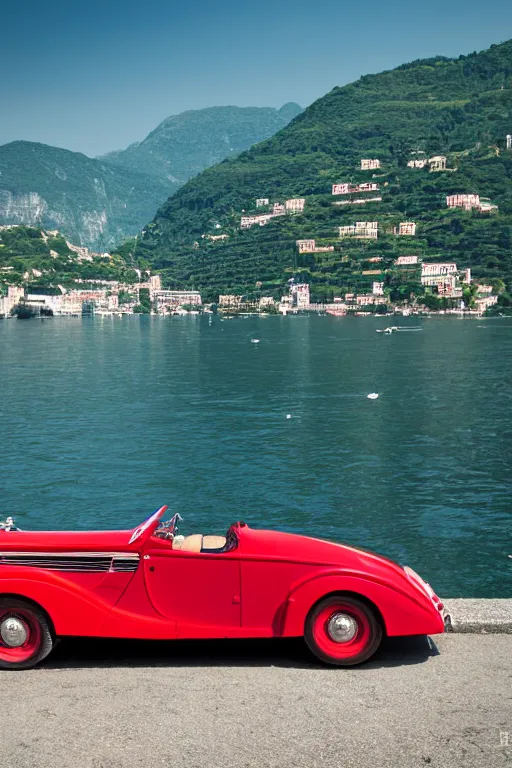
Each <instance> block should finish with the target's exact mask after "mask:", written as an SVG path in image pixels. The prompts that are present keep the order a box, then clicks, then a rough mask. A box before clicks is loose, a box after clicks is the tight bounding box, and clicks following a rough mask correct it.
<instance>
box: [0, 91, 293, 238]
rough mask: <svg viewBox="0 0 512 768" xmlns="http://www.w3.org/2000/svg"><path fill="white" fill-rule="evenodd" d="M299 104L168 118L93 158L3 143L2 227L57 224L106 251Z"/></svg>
mask: <svg viewBox="0 0 512 768" xmlns="http://www.w3.org/2000/svg"><path fill="white" fill-rule="evenodd" d="M299 112H300V107H298V106H297V105H294V104H287V105H285V106H284V107H282V108H281V109H279V110H276V109H270V108H265V107H261V108H259V107H258V108H256V107H254V108H253V107H247V108H238V107H215V108H212V109H204V110H198V111H197V112H185V113H183V114H182V115H176V116H174V117H170V118H168V119H167V120H164V122H163V123H162V124H161V125H160V126H158V128H156V129H155V131H153V132H152V133H151V134H150V135H149V136H148V137H147V138H146V139H144V141H142V142H140V143H138V144H137V143H136V144H133V145H131V146H130V147H128V148H127V149H126V150H120V151H118V152H113V153H110V154H109V155H106V156H105V157H103V158H96V159H92V158H89V157H86V156H85V155H83V154H81V153H79V152H70V151H69V150H66V149H59V148H57V147H51V146H48V145H46V144H38V143H33V142H27V141H15V142H12V143H10V144H5V145H3V146H0V225H1V224H27V225H38V226H40V227H43V228H47V229H55V228H58V229H60V230H62V232H64V233H65V235H66V236H67V237H68V238H70V239H71V240H72V241H73V242H76V243H80V244H82V245H86V246H90V247H96V248H98V249H99V250H106V249H107V248H111V247H113V246H114V245H115V244H117V243H119V242H120V241H122V240H123V239H124V238H125V237H126V236H128V235H133V234H136V233H137V232H138V231H140V229H141V227H143V226H144V224H145V223H146V222H147V221H148V220H149V219H150V218H151V217H152V216H153V215H154V212H155V210H156V209H157V208H158V206H159V205H161V204H162V202H163V201H164V200H165V199H166V198H167V197H168V196H169V194H172V193H173V192H175V191H176V190H177V189H178V188H179V187H180V186H181V184H183V183H184V182H185V181H186V180H187V179H189V178H190V177H191V176H193V175H194V174H196V173H198V172H199V171H202V170H203V169H204V168H205V167H206V166H207V165H209V164H212V163H216V162H218V161H219V160H221V159H223V158H224V157H226V156H228V155H229V156H233V155H235V154H236V153H238V152H240V151H241V150H243V149H247V148H248V147H249V146H251V144H253V143H254V142H257V141H261V140H262V139H265V138H267V137H268V136H270V135H271V134H272V133H275V132H276V131H277V130H279V129H280V128H282V127H283V126H284V125H286V124H287V123H288V122H289V120H291V119H292V118H293V117H294V116H295V115H296V114H298V113H299Z"/></svg>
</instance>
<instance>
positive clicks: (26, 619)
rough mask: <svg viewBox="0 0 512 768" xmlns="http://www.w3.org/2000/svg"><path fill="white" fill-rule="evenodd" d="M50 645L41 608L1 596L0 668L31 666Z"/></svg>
mask: <svg viewBox="0 0 512 768" xmlns="http://www.w3.org/2000/svg"><path fill="white" fill-rule="evenodd" d="M52 648H53V637H52V633H51V631H50V627H49V625H48V620H47V618H46V616H45V614H44V613H43V611H41V610H40V609H39V608H38V607H37V606H35V605H33V604H32V603H29V602H25V601H24V600H19V599H18V598H14V597H13V598H10V597H1V598H0V669H30V668H31V667H34V666H35V665H36V664H37V663H38V662H39V661H41V660H42V659H44V658H45V656H48V654H49V653H50V651H51V650H52Z"/></svg>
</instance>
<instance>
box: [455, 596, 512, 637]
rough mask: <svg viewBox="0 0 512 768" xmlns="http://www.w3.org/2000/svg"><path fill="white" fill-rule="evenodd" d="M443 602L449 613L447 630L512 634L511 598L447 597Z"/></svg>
mask: <svg viewBox="0 0 512 768" xmlns="http://www.w3.org/2000/svg"><path fill="white" fill-rule="evenodd" d="M443 603H444V605H445V610H446V611H447V613H448V614H449V615H450V619H449V621H448V622H447V624H446V631H447V632H474V633H481V634H489V633H493V634H496V633H501V634H512V599H501V600H490V599H474V598H471V599H463V598H447V599H446V600H443Z"/></svg>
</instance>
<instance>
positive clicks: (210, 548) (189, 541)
mask: <svg viewBox="0 0 512 768" xmlns="http://www.w3.org/2000/svg"><path fill="white" fill-rule="evenodd" d="M226 544H227V537H226V536H203V535H202V534H200V533H193V534H192V535H191V536H175V537H174V539H173V541H172V548H173V549H181V550H182V551H183V552H225V549H226Z"/></svg>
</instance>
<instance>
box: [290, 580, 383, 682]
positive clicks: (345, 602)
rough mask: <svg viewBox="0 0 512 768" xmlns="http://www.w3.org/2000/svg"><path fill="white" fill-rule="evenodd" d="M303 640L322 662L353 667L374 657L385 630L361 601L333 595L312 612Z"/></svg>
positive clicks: (309, 615) (316, 606)
mask: <svg viewBox="0 0 512 768" xmlns="http://www.w3.org/2000/svg"><path fill="white" fill-rule="evenodd" d="M304 637H305V640H306V643H307V644H308V646H309V649H310V650H311V651H312V652H313V653H314V654H315V656H317V657H318V658H319V659H320V660H321V661H324V662H325V663H327V664H334V665H336V666H338V667H352V666H354V665H355V664H361V663H362V662H363V661H367V660H368V659H369V658H371V656H373V654H374V653H375V652H376V650H377V648H378V647H379V645H380V643H381V640H382V627H381V625H380V622H379V620H378V618H377V616H376V615H375V612H374V611H373V610H372V609H371V608H370V607H369V606H368V605H367V604H366V603H364V602H363V601H362V600H358V599H356V598H354V597H349V596H347V597H345V596H344V595H331V596H330V597H326V598H324V599H323V600H320V602H318V603H317V604H316V605H314V606H313V608H312V609H311V611H310V612H309V614H308V617H307V619H306V626H305V631H304Z"/></svg>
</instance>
